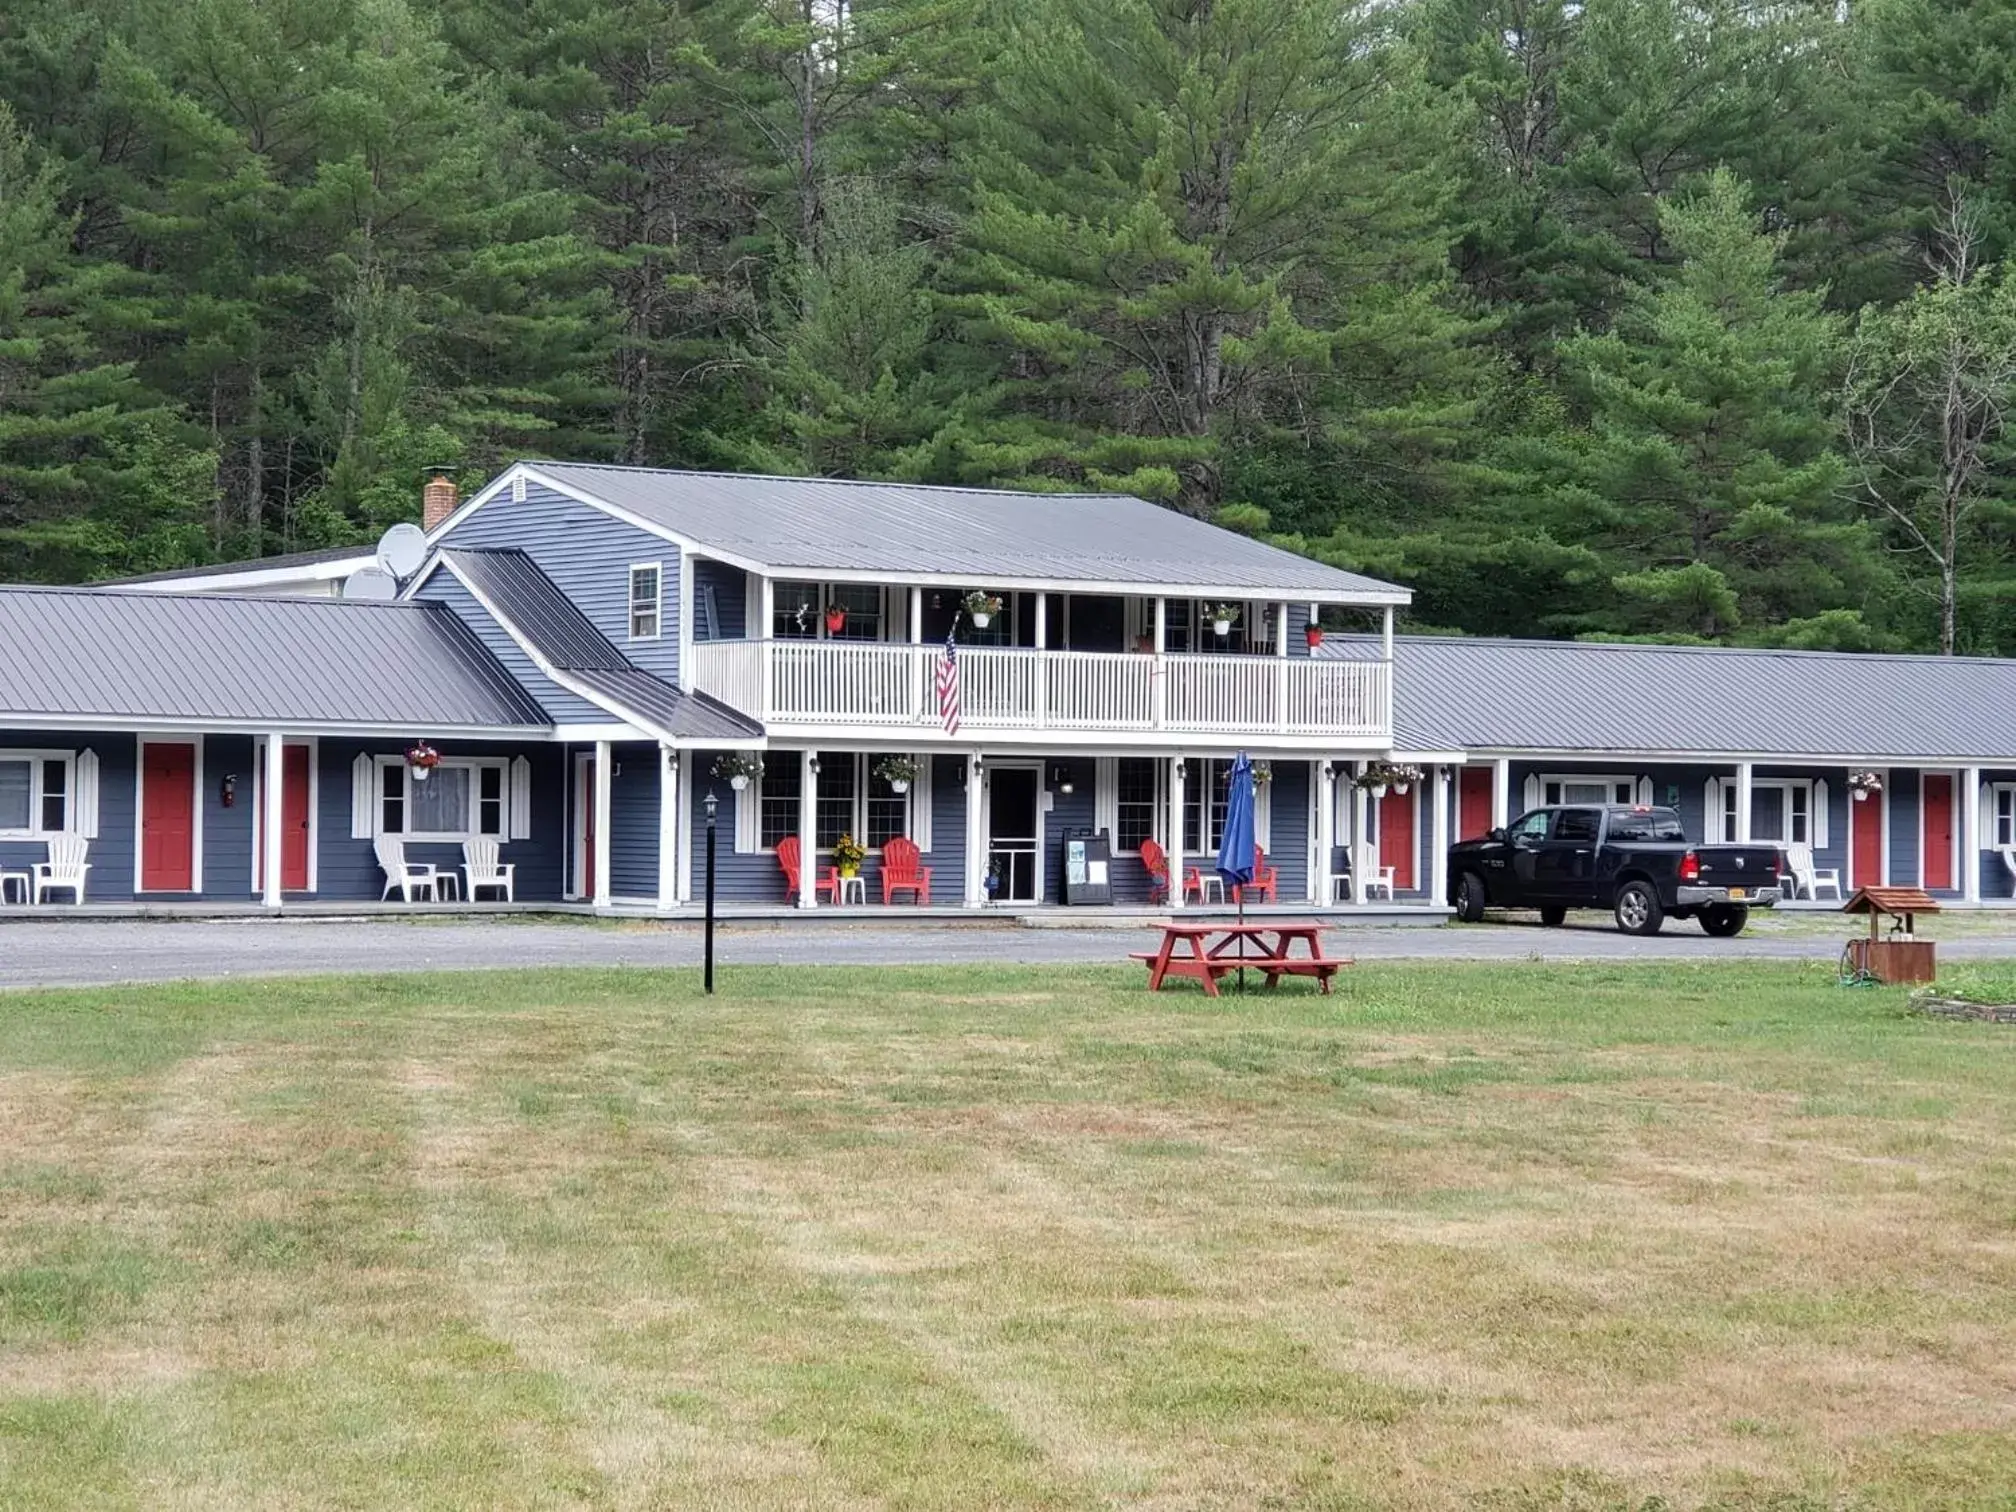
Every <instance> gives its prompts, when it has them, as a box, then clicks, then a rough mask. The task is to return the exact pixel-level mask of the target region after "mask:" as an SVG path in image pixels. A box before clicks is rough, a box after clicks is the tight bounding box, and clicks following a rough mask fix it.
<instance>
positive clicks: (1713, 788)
mask: <svg viewBox="0 0 2016 1512" xmlns="http://www.w3.org/2000/svg"><path fill="white" fill-rule="evenodd" d="M1701 838H1702V840H1703V841H1705V842H1706V843H1708V844H1709V845H1719V844H1721V843H1722V842H1723V841H1724V840H1726V839H1727V838H1728V836H1727V833H1726V832H1725V831H1724V829H1723V828H1722V779H1721V778H1720V777H1710V778H1709V779H1708V780H1707V782H1705V783H1704V784H1702V787H1701Z"/></svg>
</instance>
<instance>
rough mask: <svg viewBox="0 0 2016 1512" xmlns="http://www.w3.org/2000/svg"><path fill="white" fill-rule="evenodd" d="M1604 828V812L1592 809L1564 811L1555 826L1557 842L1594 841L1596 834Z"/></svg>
mask: <svg viewBox="0 0 2016 1512" xmlns="http://www.w3.org/2000/svg"><path fill="white" fill-rule="evenodd" d="M1602 827H1603V811H1602V810H1601V809H1592V808H1571V809H1563V810H1562V811H1561V817H1560V818H1559V819H1558V820H1556V821H1555V824H1554V838H1555V839H1556V840H1588V841H1594V840H1595V838H1596V832H1597V831H1598V830H1600V829H1601V828H1602Z"/></svg>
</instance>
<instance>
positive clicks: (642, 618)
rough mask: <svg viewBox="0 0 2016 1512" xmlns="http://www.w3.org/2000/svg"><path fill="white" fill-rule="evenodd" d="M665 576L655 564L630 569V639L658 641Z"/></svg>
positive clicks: (650, 563)
mask: <svg viewBox="0 0 2016 1512" xmlns="http://www.w3.org/2000/svg"><path fill="white" fill-rule="evenodd" d="M664 586H665V574H664V572H663V570H662V569H661V568H660V567H659V565H658V564H657V563H656V562H649V563H646V564H645V565H643V566H640V567H632V568H631V569H630V639H632V640H656V639H658V619H659V608H660V606H661V604H662V601H663V599H664Z"/></svg>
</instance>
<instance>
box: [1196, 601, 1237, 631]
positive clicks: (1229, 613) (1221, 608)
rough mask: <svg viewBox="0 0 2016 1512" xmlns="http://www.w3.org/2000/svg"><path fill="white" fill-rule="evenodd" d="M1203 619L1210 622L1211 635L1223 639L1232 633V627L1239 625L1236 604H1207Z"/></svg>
mask: <svg viewBox="0 0 2016 1512" xmlns="http://www.w3.org/2000/svg"><path fill="white" fill-rule="evenodd" d="M1204 618H1206V619H1207V620H1209V621H1211V633H1212V634H1213V635H1216V636H1218V637H1219V638H1220V639H1223V638H1224V637H1225V636H1228V635H1230V634H1231V633H1232V627H1233V626H1234V625H1236V624H1238V623H1239V606H1238V605H1237V604H1207V605H1206V606H1205V608H1204Z"/></svg>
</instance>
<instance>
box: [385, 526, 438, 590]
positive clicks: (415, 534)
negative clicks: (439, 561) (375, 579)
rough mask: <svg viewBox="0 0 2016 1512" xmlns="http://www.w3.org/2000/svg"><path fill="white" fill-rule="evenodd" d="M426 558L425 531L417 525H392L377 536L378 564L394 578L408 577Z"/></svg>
mask: <svg viewBox="0 0 2016 1512" xmlns="http://www.w3.org/2000/svg"><path fill="white" fill-rule="evenodd" d="M426 560H427V533H426V532H425V531H423V530H422V529H421V528H420V527H419V526H418V525H394V526H393V527H392V528H391V529H390V530H388V531H386V532H385V534H383V535H382V536H380V537H378V565H379V567H380V568H381V569H383V570H384V571H385V572H387V573H390V574H391V575H392V576H393V577H395V578H409V577H411V576H413V574H414V573H416V572H418V571H419V570H420V564H421V563H422V562H424V561H426Z"/></svg>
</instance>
